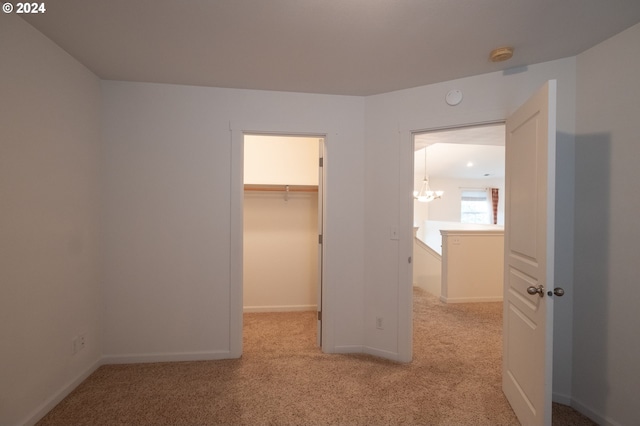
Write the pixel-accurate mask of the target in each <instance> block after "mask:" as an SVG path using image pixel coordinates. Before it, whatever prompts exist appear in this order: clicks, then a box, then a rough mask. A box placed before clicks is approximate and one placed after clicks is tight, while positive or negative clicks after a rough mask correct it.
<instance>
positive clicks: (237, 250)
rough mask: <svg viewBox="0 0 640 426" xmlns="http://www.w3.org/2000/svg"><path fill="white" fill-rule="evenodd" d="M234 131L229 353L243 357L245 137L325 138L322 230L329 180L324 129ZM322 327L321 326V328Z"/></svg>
mask: <svg viewBox="0 0 640 426" xmlns="http://www.w3.org/2000/svg"><path fill="white" fill-rule="evenodd" d="M229 131H230V144H231V149H230V160H231V180H230V187H229V190H230V226H229V265H230V266H229V354H230V356H231V357H232V358H240V357H241V356H242V351H243V345H242V327H243V310H244V305H243V291H244V290H243V286H244V279H243V265H244V253H243V239H244V137H245V135H263V136H283V137H305V138H307V137H308V138H318V139H322V140H323V142H322V143H321V148H320V149H321V151H322V152H323V153H324V154H323V164H322V166H323V168H322V180H323V182H322V185H320V182H319V185H318V189H319V190H318V203H319V205H321V206H322V207H321V208H322V230H323V232H324V231H325V230H326V223H325V220H326V219H325V218H326V199H327V193H326V192H327V191H326V188H327V186H326V182H327V173H328V167H327V156H326V152H327V149H326V147H327V139H328V134H327V133H321V132H310V133H305V132H293V131H278V130H262V131H255V130H241V129H234V128H233V127H232V126H231V124H230V126H229ZM325 254H326V253H325V245H324V244H322V246H321V252H320V253H319V255H321V256H322V258H323V259H325V258H326V257H325ZM325 265H326V263H325V262H321V264H319V265H318V268H319V275H320V276H326V274H325ZM318 287H319V289H320V290H322V289H323V282H322V280H320V281H319V282H318ZM325 295H326V291H322V300H319V301H318V304H319V305H321V306H322V307H323V311H324V312H323V321H322V323H321V329H320V330H319V332H320V333H321V335H322V336H323V339H322V346H321V349H322V351H323V352H327V349H326V348H325V346H326V343H325V342H327V341H328V339H327V332H328V327H326V323H327V321H326V320H327V317H326V314H328V313H329V312H328V311H329V309H326V307H327V305H328V304H327V297H326V296H325ZM319 328H320V327H319Z"/></svg>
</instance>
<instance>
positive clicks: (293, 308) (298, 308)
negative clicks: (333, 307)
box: [243, 305, 318, 313]
mask: <svg viewBox="0 0 640 426" xmlns="http://www.w3.org/2000/svg"><path fill="white" fill-rule="evenodd" d="M317 310H318V306H317V305H282V306H245V307H244V308H243V312H245V313H254V312H303V311H317Z"/></svg>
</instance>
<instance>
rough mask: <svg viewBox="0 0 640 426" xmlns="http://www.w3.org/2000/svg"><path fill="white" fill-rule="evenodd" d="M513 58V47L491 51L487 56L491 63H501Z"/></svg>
mask: <svg viewBox="0 0 640 426" xmlns="http://www.w3.org/2000/svg"><path fill="white" fill-rule="evenodd" d="M512 56H513V47H498V48H497V49H493V50H492V51H491V53H490V54H489V59H491V62H502V61H506V60H507V59H511V57H512Z"/></svg>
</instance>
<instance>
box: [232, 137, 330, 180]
mask: <svg viewBox="0 0 640 426" xmlns="http://www.w3.org/2000/svg"><path fill="white" fill-rule="evenodd" d="M318 145H319V143H318V138H309V137H301V136H286V137H285V136H275V135H245V137H244V183H245V184H263V185H265V184H266V185H276V184H278V185H318V156H319V146H318Z"/></svg>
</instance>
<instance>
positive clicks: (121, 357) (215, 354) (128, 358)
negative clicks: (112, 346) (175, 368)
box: [102, 351, 238, 365]
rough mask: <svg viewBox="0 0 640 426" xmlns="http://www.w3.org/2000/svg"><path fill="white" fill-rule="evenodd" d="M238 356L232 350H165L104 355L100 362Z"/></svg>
mask: <svg viewBox="0 0 640 426" xmlns="http://www.w3.org/2000/svg"><path fill="white" fill-rule="evenodd" d="M233 358H238V357H237V356H234V354H233V352H232V351H201V352H167V353H152V354H129V355H105V356H104V357H102V364H103V365H106V364H145V363H154V362H183V361H217V360H222V359H233Z"/></svg>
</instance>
